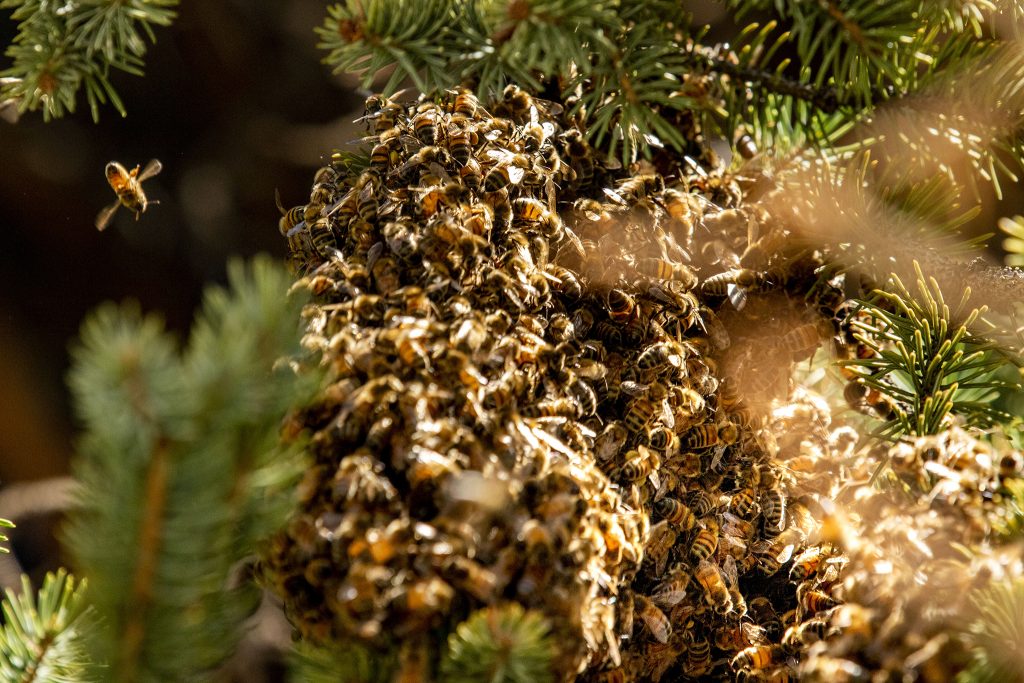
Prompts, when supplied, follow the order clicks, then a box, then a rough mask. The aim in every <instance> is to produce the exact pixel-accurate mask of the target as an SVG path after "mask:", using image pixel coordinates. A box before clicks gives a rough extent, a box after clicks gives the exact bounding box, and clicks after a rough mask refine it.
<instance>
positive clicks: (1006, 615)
mask: <svg viewBox="0 0 1024 683" xmlns="http://www.w3.org/2000/svg"><path fill="white" fill-rule="evenodd" d="M973 602H974V607H975V609H976V611H977V614H976V619H975V620H974V621H973V622H972V623H971V624H970V626H969V627H968V628H967V629H966V633H965V635H966V638H967V641H968V643H969V644H970V645H971V646H972V650H971V654H972V659H971V662H970V665H969V666H968V667H967V669H966V670H965V671H963V672H961V673H960V674H959V675H958V676H957V678H956V680H957V681H958V683H1004V682H1005V681H1020V680H1024V579H1020V578H1017V579H1013V580H1010V579H1004V580H1001V581H994V582H992V583H991V584H990V585H988V586H986V587H985V588H982V589H980V590H978V591H977V593H976V594H975V596H974V600H973Z"/></svg>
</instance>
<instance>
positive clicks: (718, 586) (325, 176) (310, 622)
mask: <svg viewBox="0 0 1024 683" xmlns="http://www.w3.org/2000/svg"><path fill="white" fill-rule="evenodd" d="M492 109H493V111H494V114H493V115H492V114H490V113H489V112H487V111H485V110H484V109H483V108H482V107H481V106H480V105H479V104H478V103H477V102H476V100H475V99H474V98H473V96H472V95H471V94H470V93H468V92H466V91H459V92H458V93H452V94H450V95H449V96H448V97H442V98H440V99H439V100H438V101H436V102H434V101H429V100H424V101H422V102H421V103H413V104H410V105H403V104H397V103H395V102H393V101H390V100H387V99H384V98H379V97H374V98H371V99H370V100H368V102H367V110H368V116H367V119H368V120H369V121H370V123H371V125H372V126H373V130H374V133H375V135H374V136H373V138H372V141H373V149H372V151H371V154H370V159H369V166H368V168H367V169H366V170H365V171H363V172H361V173H358V174H356V173H350V174H345V173H341V172H339V171H338V170H336V169H335V168H333V167H326V168H324V169H321V170H320V171H319V172H318V173H317V177H316V181H315V185H314V187H313V190H312V194H311V197H310V201H309V203H308V204H306V205H303V206H297V207H295V208H293V209H291V210H284V208H283V207H282V214H283V217H282V219H281V225H280V228H281V232H282V234H283V235H285V236H286V237H287V239H288V243H289V249H290V254H291V262H292V265H293V268H294V269H295V270H296V271H297V273H298V274H299V275H300V279H299V281H298V286H303V287H306V288H308V289H309V290H310V291H311V292H312V294H313V296H314V303H312V304H310V305H309V306H308V307H307V309H306V311H305V322H306V335H305V338H304V342H305V344H306V346H307V347H308V348H310V349H312V350H314V351H316V352H317V353H318V354H319V355H320V357H321V360H322V364H323V365H324V366H325V367H326V368H327V372H328V375H329V385H327V386H326V388H325V389H324V390H323V391H322V392H321V393H320V395H319V397H318V399H317V401H316V402H315V403H314V404H313V405H310V406H305V407H303V408H302V409H301V410H299V411H297V413H296V414H295V415H294V416H293V419H292V421H291V427H290V429H291V430H292V431H293V432H297V431H298V430H300V429H307V430H309V433H310V434H312V437H311V442H310V450H311V453H312V456H313V460H314V464H313V465H312V467H311V468H310V469H309V470H308V471H307V472H306V475H305V478H304V480H303V482H302V483H301V485H300V490H299V498H300V502H299V510H298V512H297V513H296V514H295V515H294V516H293V518H292V520H291V521H290V523H289V524H288V526H287V528H286V529H285V530H283V531H282V532H281V533H280V534H279V535H278V536H277V537H276V538H275V539H274V542H273V543H272V544H271V546H270V547H269V548H268V550H267V551H266V553H265V563H266V567H267V574H268V576H269V578H270V580H271V581H272V582H273V584H274V586H275V588H276V590H277V592H278V593H279V594H280V595H281V596H282V597H283V599H284V603H285V608H286V611H287V613H288V615H289V618H290V619H291V621H292V623H293V624H294V626H295V627H296V628H297V629H298V631H299V633H300V635H301V636H302V637H303V638H307V639H311V640H313V641H316V642H331V641H344V640H349V639H358V640H360V641H362V642H364V643H367V644H369V645H371V646H376V647H379V648H381V649H382V650H390V651H392V652H395V651H398V650H399V644H401V648H400V650H401V654H400V659H401V660H402V664H401V666H408V667H412V666H414V665H416V662H419V661H422V659H423V657H422V653H423V652H424V651H425V650H426V651H429V652H436V651H438V649H439V647H440V642H439V641H438V640H437V638H438V635H439V634H440V635H441V636H443V635H444V634H446V633H448V632H450V631H452V630H453V629H454V628H455V626H456V625H457V624H458V623H459V622H461V621H462V620H463V619H465V618H466V617H467V616H468V615H469V614H470V613H471V612H472V611H473V610H475V609H477V608H479V607H481V606H485V605H496V604H501V603H503V602H509V601H511V602H518V603H520V604H522V605H523V606H525V607H527V608H530V609H534V610H538V611H539V612H541V613H542V614H544V615H545V617H546V618H547V619H548V621H549V623H550V625H551V628H552V632H553V635H554V642H556V643H557V644H558V646H557V648H556V649H557V653H558V654H557V656H556V661H555V662H554V668H555V670H556V672H557V674H558V677H559V678H560V679H562V680H573V679H574V678H575V677H576V676H577V675H579V674H583V676H584V677H585V680H594V681H627V680H653V681H658V680H662V679H665V680H677V679H679V678H701V677H707V676H712V677H715V676H717V677H723V676H729V675H732V674H736V675H745V676H747V677H748V679H750V680H754V679H755V677H756V676H761V677H763V678H764V679H765V680H768V677H769V676H774V678H772V680H786V679H787V677H789V676H793V677H796V675H797V674H796V667H797V666H801V663H800V658H801V656H802V655H803V654H804V653H806V651H807V649H808V647H809V646H812V645H813V647H814V648H818V649H819V650H820V649H821V648H823V647H824V642H823V643H819V644H817V645H814V643H815V642H816V641H818V640H823V641H824V639H826V638H830V639H831V640H832V641H836V638H837V636H836V631H835V629H836V628H838V625H837V624H833V623H832V622H828V623H826V616H817V617H816V616H815V615H816V614H817V613H818V612H822V613H823V614H826V615H827V614H840V613H839V612H837V611H836V609H835V607H836V605H837V604H838V600H837V596H838V595H839V594H841V593H843V591H845V592H846V593H847V595H846V597H847V599H849V598H850V596H852V595H854V594H855V593H856V591H857V585H859V584H855V583H854V584H851V585H842V577H843V576H845V575H844V574H843V569H844V567H845V565H846V562H847V559H848V558H847V556H846V555H845V551H846V548H844V546H843V543H842V539H840V538H838V537H836V538H833V537H832V536H837V533H835V532H832V531H830V527H829V526H828V524H827V523H822V519H824V520H826V522H827V520H828V519H829V518H828V515H827V514H826V513H827V510H825V511H824V512H823V510H822V508H821V506H820V505H818V504H817V503H816V501H817V500H818V498H819V497H827V496H829V495H831V494H832V493H833V492H832V491H831V489H830V487H831V486H832V485H833V484H834V482H835V481H836V480H837V476H836V474H837V472H836V471H832V470H830V469H829V467H830V464H829V463H831V462H832V456H833V455H834V453H838V452H841V451H843V450H844V449H847V450H848V449H849V448H852V443H853V442H855V441H856V440H857V435H856V434H855V433H852V430H849V429H848V428H846V430H845V431H844V430H843V429H831V430H830V427H829V425H830V419H831V418H830V414H829V410H828V406H827V405H824V404H823V402H822V401H821V400H820V399H817V398H815V397H814V396H812V395H810V394H806V393H800V392H799V391H798V392H797V395H796V398H795V399H794V400H793V401H792V402H790V403H789V404H787V405H784V406H782V407H780V408H779V409H777V410H776V411H775V412H774V413H772V412H771V411H770V410H769V409H768V407H767V406H768V405H769V403H770V402H771V400H772V399H776V398H785V397H786V396H787V395H788V394H789V393H790V387H789V384H788V382H789V380H788V377H789V376H790V374H791V373H790V371H791V369H792V367H793V364H794V363H795V362H797V361H800V360H802V359H804V358H806V357H808V356H809V355H810V354H811V353H813V351H814V349H816V348H817V347H818V346H819V345H820V344H821V343H822V342H823V341H824V340H825V339H827V338H828V337H830V336H831V335H832V334H833V330H832V329H831V325H830V324H823V321H825V322H826V323H827V322H828V321H829V319H830V318H832V317H833V316H834V315H835V309H836V308H837V307H838V305H839V304H840V303H841V302H842V299H843V297H842V296H841V292H837V291H836V289H835V287H831V286H826V287H824V288H821V287H819V288H818V289H817V290H815V293H814V296H813V297H812V298H811V299H810V301H811V303H812V304H813V305H811V306H808V304H807V303H806V301H805V298H804V294H806V293H807V292H809V291H811V289H812V288H811V284H812V283H814V282H815V275H814V273H815V269H816V268H818V267H819V266H820V265H821V263H820V262H819V261H815V260H814V258H813V257H809V256H807V255H806V251H802V252H801V251H797V250H790V251H787V250H786V246H785V245H786V239H785V237H786V234H785V232H784V230H783V229H782V227H780V226H778V225H773V223H772V220H771V218H770V217H769V216H767V215H765V214H764V213H763V212H759V209H758V208H757V207H756V206H750V207H745V206H742V205H741V203H740V199H741V197H742V192H741V191H740V188H739V187H738V186H737V184H736V182H735V181H734V180H730V179H729V178H728V177H727V176H722V177H717V176H708V175H707V174H704V173H703V172H702V174H701V175H698V176H694V177H692V178H686V179H684V182H681V183H679V184H677V185H674V186H670V187H666V185H665V181H664V180H663V177H662V176H661V175H658V174H657V173H653V172H652V173H647V174H643V175H635V176H632V177H624V176H623V174H622V173H621V172H619V173H616V169H615V168H612V167H611V165H610V164H609V163H608V162H605V161H602V160H599V159H598V158H597V156H596V155H594V154H593V153H592V151H591V150H590V148H589V147H588V145H587V143H586V141H585V138H584V137H583V136H582V134H581V133H580V132H579V131H577V130H576V129H574V128H573V127H572V126H571V125H569V124H568V123H567V121H566V120H565V119H564V118H562V117H561V116H560V113H561V112H560V110H559V108H558V107H557V105H554V104H552V103H548V102H544V101H542V100H532V99H530V98H529V97H528V96H526V94H525V93H523V92H522V91H519V90H517V89H515V88H514V87H511V86H510V88H509V90H508V91H506V94H505V97H504V99H502V100H501V101H499V102H498V103H497V104H496V105H495V106H494V107H492ZM723 206H724V207H726V208H723ZM752 222H757V223H759V225H760V229H761V230H762V231H764V234H763V235H762V236H761V237H760V238H758V239H756V240H753V241H752V240H751V231H750V226H751V224H752ZM730 255H731V256H732V258H730ZM792 292H799V296H792V295H791V293H792ZM748 298H749V303H748V302H747V299H748ZM744 304H746V305H744ZM740 309H742V310H740ZM808 310H809V311H810V313H808ZM765 355H769V356H771V357H772V359H771V360H770V361H768V360H766V358H765ZM741 395H742V397H743V398H742V400H741V398H740V396H741ZM830 533H831V534H832V536H830V535H829V534H830ZM858 599H860V598H858ZM864 599H865V600H866V599H867V598H864ZM826 610H831V611H828V612H826ZM838 618H839V617H833V618H832V620H833V622H834V621H835V620H836V619H838ZM843 618H852V617H849V615H847V617H843ZM807 624H810V625H807ZM839 637H842V636H839ZM836 642H838V641H836ZM846 642H847V641H842V643H846ZM842 643H841V644H842ZM415 653H419V656H416V654H415ZM847 655H848V653H844V652H840V651H839V650H835V651H830V652H829V655H828V657H835V658H837V660H836V661H839V660H838V658H839V657H843V656H847ZM822 658H823V659H825V658H827V657H826V656H825V654H822ZM843 661H846V662H847V663H848V664H849V666H850V667H860V666H861V664H857V663H855V662H854V661H852V659H851V660H843ZM806 664H807V662H804V665H806ZM837 675H838V674H837ZM823 680H824V679H823Z"/></svg>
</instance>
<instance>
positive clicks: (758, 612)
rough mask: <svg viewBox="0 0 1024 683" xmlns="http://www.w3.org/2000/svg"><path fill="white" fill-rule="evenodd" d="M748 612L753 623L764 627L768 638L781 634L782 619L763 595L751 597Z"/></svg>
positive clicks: (772, 638)
mask: <svg viewBox="0 0 1024 683" xmlns="http://www.w3.org/2000/svg"><path fill="white" fill-rule="evenodd" d="M748 613H749V614H750V616H751V617H752V618H753V619H754V623H755V624H757V625H758V626H760V627H762V628H763V629H764V631H765V634H766V635H767V636H768V638H769V639H771V640H775V639H777V638H778V637H779V636H780V635H781V634H782V620H781V619H779V615H778V614H777V613H776V612H775V608H774V607H773V606H772V603H771V600H769V599H768V598H766V597H764V596H763V595H759V596H758V597H756V598H753V599H752V600H751V601H750V608H749V610H748Z"/></svg>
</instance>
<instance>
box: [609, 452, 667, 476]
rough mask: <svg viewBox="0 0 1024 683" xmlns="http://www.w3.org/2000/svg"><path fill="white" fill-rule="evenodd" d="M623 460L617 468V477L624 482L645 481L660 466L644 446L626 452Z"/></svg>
mask: <svg viewBox="0 0 1024 683" xmlns="http://www.w3.org/2000/svg"><path fill="white" fill-rule="evenodd" d="M623 459H624V461H625V462H624V463H623V464H622V467H620V468H619V476H620V477H621V478H622V479H623V480H624V481H627V482H634V483H639V482H642V481H644V480H645V479H647V477H649V476H650V475H651V473H652V472H654V471H656V470H657V469H658V465H659V464H660V462H659V458H658V456H657V455H655V454H654V453H652V452H651V451H649V450H648V449H647V448H645V447H644V446H637V447H636V448H635V449H633V450H631V451H628V452H627V453H626V455H625V457H624V458H623Z"/></svg>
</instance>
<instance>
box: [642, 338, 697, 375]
mask: <svg viewBox="0 0 1024 683" xmlns="http://www.w3.org/2000/svg"><path fill="white" fill-rule="evenodd" d="M684 359H685V350H684V349H683V347H682V345H680V344H679V343H677V342H659V343H657V344H651V345H650V346H648V347H647V348H645V349H644V350H643V351H642V352H641V353H640V355H639V356H637V359H636V364H637V367H638V368H640V369H641V370H645V371H648V370H661V369H663V368H665V367H666V366H671V367H673V368H678V367H681V366H682V365H683V361H684Z"/></svg>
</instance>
